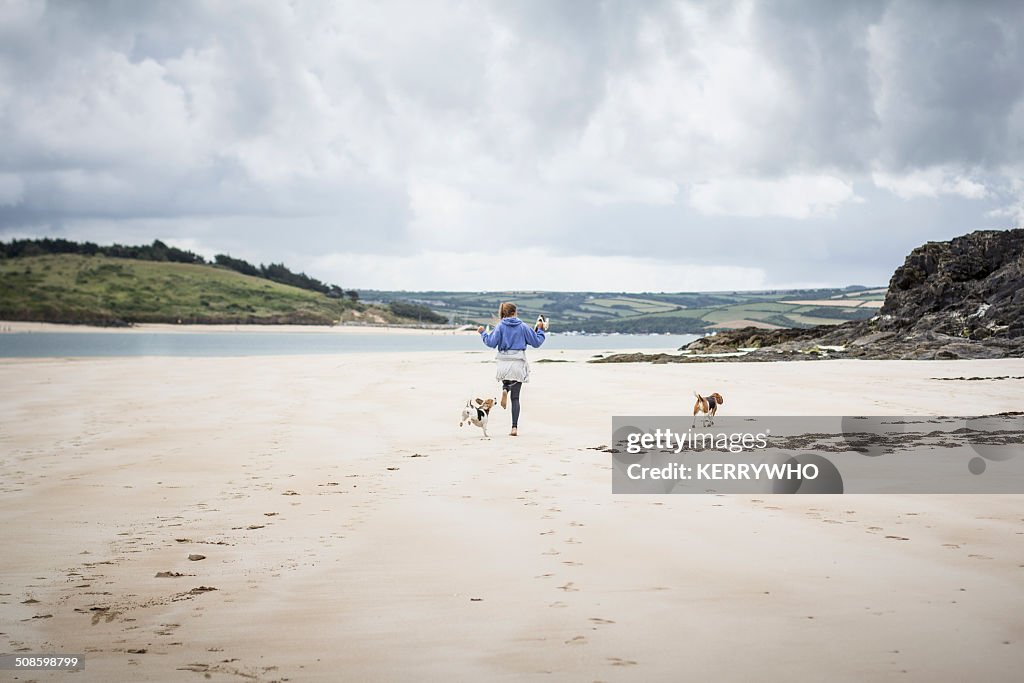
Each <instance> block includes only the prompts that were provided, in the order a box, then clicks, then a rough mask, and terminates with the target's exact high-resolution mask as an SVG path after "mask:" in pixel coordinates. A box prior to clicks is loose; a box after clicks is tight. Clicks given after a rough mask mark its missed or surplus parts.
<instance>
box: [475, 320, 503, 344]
mask: <svg viewBox="0 0 1024 683" xmlns="http://www.w3.org/2000/svg"><path fill="white" fill-rule="evenodd" d="M500 328H501V326H500V325H496V326H495V328H494V329H493V330H491V331H490V332H486V331H484V328H482V327H481V328H480V339H481V340H483V342H484V344H485V345H487V346H489V347H491V348H492V349H493V348H494V347H496V346H497V345H498V341H500V340H501V333H500V332H499V331H498V330H499V329H500Z"/></svg>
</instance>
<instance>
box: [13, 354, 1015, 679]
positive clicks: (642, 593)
mask: <svg viewBox="0 0 1024 683" xmlns="http://www.w3.org/2000/svg"><path fill="white" fill-rule="evenodd" d="M591 355H592V352H582V351H578V352H568V351H566V352H559V350H558V349H554V348H552V349H542V350H540V351H539V352H535V353H532V356H531V358H532V359H533V360H534V361H536V360H540V359H542V358H550V359H557V360H567V361H570V362H562V363H536V362H535V363H534V365H533V372H532V381H531V383H530V384H528V385H527V386H526V387H525V388H524V390H523V416H522V418H521V421H520V422H521V424H520V430H521V436H519V437H517V438H510V437H508V436H507V432H508V429H507V427H508V419H509V418H508V413H505V412H502V411H500V409H499V410H498V412H497V413H496V415H495V417H494V419H493V421H492V429H491V431H492V436H493V438H492V439H491V440H483V439H481V435H480V431H479V430H478V429H476V428H468V427H464V428H462V429H460V428H459V427H458V421H459V413H460V409H461V407H462V405H463V404H464V403H465V401H466V399H467V398H469V397H471V396H488V395H489V396H496V395H497V394H496V393H495V389H496V384H495V383H494V382H493V379H492V378H493V367H492V365H491V353H490V352H488V351H486V350H485V349H482V348H480V349H478V348H477V347H476V346H475V345H474V344H467V351H466V352H464V353H454V354H453V353H434V352H423V353H414V354H400V353H391V354H385V353H351V354H346V355H337V356H315V357H310V356H293V357H249V358H155V357H149V358H99V359H33V360H20V359H19V360H0V386H2V387H3V400H2V401H0V448H2V451H0V452H2V458H0V481H2V484H0V485H2V491H3V496H2V497H0V510H2V512H0V518H2V520H3V528H4V537H5V542H6V544H7V549H8V552H7V553H5V554H4V557H3V559H2V560H0V610H2V612H0V613H2V614H3V620H2V627H0V630H2V634H0V636H2V638H3V642H4V650H5V651H7V652H26V653H44V652H45V653H84V654H85V655H86V662H87V664H86V669H85V671H84V672H81V673H78V674H68V673H61V672H52V673H44V672H10V671H8V672H4V676H5V680H21V681H27V680H38V681H57V680H60V681H65V680H89V681H116V680H134V681H188V680H197V681H199V680H213V681H236V680H253V681H339V680H352V681H395V680H436V681H447V680H510V681H511V680H557V681H561V680H568V681H652V680H719V681H749V680H786V681H820V680H831V681H859V680H893V681H896V680H898V681H907V680H915V681H917V680H921V681H924V680H928V681H932V680H950V681H951V680H987V681H1011V680H1019V676H1020V671H1021V669H1022V667H1024V616H1022V615H1024V511H1022V510H1024V507H1022V503H1024V496H956V495H948V496H898V495H886V496H881V495H879V496H812V497H800V496H793V497H784V496H762V497H758V498H752V497H749V496H712V495H707V496H612V495H611V482H610V456H609V455H608V454H606V453H602V452H599V451H597V450H594V448H595V447H597V446H599V445H602V444H606V443H608V440H609V436H610V435H609V431H610V422H611V416H612V415H617V414H619V415H630V414H652V415H659V414H662V415H664V414H682V413H686V412H687V411H688V409H689V406H690V405H692V399H691V398H690V397H691V393H690V392H691V390H692V389H695V388H707V389H713V390H717V391H720V392H721V393H722V394H724V395H725V396H726V397H727V403H726V405H725V407H724V408H723V409H728V410H729V411H730V412H731V413H732V414H737V415H742V414H760V415H770V414H776V415H781V414H806V415H829V414H831V415H835V414H877V415H899V414H907V415H929V414H965V415H967V414H981V413H995V412H999V411H1008V410H1021V409H1022V397H1024V391H1022V388H1024V387H1022V384H1024V381H1022V380H1015V379H1011V380H1003V381H940V380H938V379H935V378H942V377H971V376H981V377H995V376H1021V375H1024V361H1022V360H999V361H958V362H941V361H932V362H909V361H908V362H904V361H827V362H806V363H744V364H729V363H709V364H700V365H647V364H635V365H632V364H631V365H590V364H586V363H585V362H584V361H585V360H586V359H587V358H588V357H590V356H591ZM190 556H192V557H193V558H196V557H199V556H202V558H203V559H189V558H190Z"/></svg>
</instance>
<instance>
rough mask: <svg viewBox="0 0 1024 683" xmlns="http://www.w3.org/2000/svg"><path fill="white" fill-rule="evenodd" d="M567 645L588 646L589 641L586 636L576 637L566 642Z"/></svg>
mask: <svg viewBox="0 0 1024 683" xmlns="http://www.w3.org/2000/svg"><path fill="white" fill-rule="evenodd" d="M565 644H566V645H586V644H587V639H586V637H584V636H576V637H575V638H570V639H569V640H567V641H565Z"/></svg>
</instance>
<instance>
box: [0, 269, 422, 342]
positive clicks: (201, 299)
mask: <svg viewBox="0 0 1024 683" xmlns="http://www.w3.org/2000/svg"><path fill="white" fill-rule="evenodd" d="M0 319H4V320H33V321H45V322H64V323H92V324H101V325H119V324H126V323H141V322H171V323H174V322H182V323H209V324H213V323H234V324H239V323H280V324H299V323H302V324H317V325H329V324H332V323H334V322H337V321H339V320H342V321H350V320H360V319H363V320H367V321H369V322H385V321H388V322H395V321H401V322H406V321H404V319H397V318H395V316H393V315H392V314H391V313H390V311H388V310H386V309H384V308H379V307H368V306H366V305H365V304H361V303H355V302H352V301H349V300H347V299H337V298H330V297H327V296H324V295H323V294H321V293H319V292H313V291H310V290H306V289H299V288H297V287H291V286H289V285H283V284H279V283H276V282H271V281H269V280H266V279H263V278H257V277H251V276H249V275H242V274H241V273H238V272H235V271H233V270H229V269H227V268H222V267H219V266H212V265H199V264H191V263H171V262H162V261H142V260H135V259H123V258H110V257H106V256H98V255H97V256H83V255H78V254H49V255H43V256H25V257H18V258H7V259H0Z"/></svg>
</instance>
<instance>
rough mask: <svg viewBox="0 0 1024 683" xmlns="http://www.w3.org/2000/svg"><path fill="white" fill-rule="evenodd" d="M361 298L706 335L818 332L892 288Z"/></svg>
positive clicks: (869, 309) (558, 323) (568, 325)
mask: <svg viewBox="0 0 1024 683" xmlns="http://www.w3.org/2000/svg"><path fill="white" fill-rule="evenodd" d="M360 297H361V298H362V299H363V300H365V301H379V302H388V301H392V300H396V299H405V300H409V301H415V302H417V303H421V304H424V305H427V306H429V307H430V308H431V309H433V310H434V311H436V312H437V313H440V314H441V315H445V316H447V317H448V319H449V320H450V321H451V322H452V323H455V324H471V325H476V324H488V323H490V324H493V323H494V322H495V321H496V319H497V309H498V304H499V303H500V302H502V301H514V302H516V303H517V304H518V305H519V307H520V317H522V318H523V319H525V320H528V321H532V320H534V319H535V318H536V317H537V314H538V313H543V314H545V315H547V316H549V317H551V318H552V322H553V324H554V325H555V329H557V330H561V331H569V330H576V331H580V332H638V333H648V332H651V333H653V332H675V333H692V334H702V333H707V332H713V331H715V330H718V329H726V328H733V327H744V326H746V325H748V324H753V325H759V326H774V327H811V326H813V325H819V324H821V325H837V324H839V323H842V322H845V321H847V320H857V319H863V318H870V317H871V316H873V315H875V313H876V312H877V311H878V307H879V306H880V305H881V302H882V301H883V299H884V298H885V288H877V287H876V288H871V289H869V288H865V287H845V288H841V289H840V288H835V289H812V290H770V291H763V292H682V293H672V294H669V293H644V294H636V293H628V294H627V293H624V292H534V291H523V292H515V291H506V292H440V291H430V292H396V291H377V290H363V291H360Z"/></svg>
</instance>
